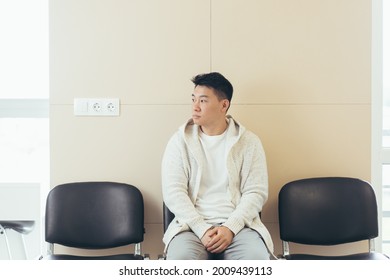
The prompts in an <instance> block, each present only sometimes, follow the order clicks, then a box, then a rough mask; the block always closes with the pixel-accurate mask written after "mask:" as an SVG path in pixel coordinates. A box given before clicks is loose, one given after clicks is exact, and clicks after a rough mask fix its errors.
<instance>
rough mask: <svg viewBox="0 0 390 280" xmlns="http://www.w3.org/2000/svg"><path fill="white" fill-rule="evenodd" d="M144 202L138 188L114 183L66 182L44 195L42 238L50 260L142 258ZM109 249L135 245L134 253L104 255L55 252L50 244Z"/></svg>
mask: <svg viewBox="0 0 390 280" xmlns="http://www.w3.org/2000/svg"><path fill="white" fill-rule="evenodd" d="M144 233H145V230H144V201H143V196H142V194H141V192H140V190H139V189H138V188H136V187H135V186H132V185H128V184H122V183H116V182H79V183H68V184H63V185H59V186H56V187H55V188H53V189H52V190H51V191H50V192H49V194H48V197H47V202H46V217H45V240H46V242H48V243H49V244H50V249H49V252H48V255H47V256H45V257H44V259H49V260H69V259H70V260H95V259H97V260H99V259H100V260H107V259H113V260H142V259H144V256H143V255H142V254H141V243H142V241H143V240H144ZM54 244H60V245H63V246H67V247H74V248H82V249H108V248H115V247H119V246H124V245H130V244H134V246H135V252H134V253H126V254H117V255H105V256H100V255H99V256H78V255H66V254H54V253H53V245H54Z"/></svg>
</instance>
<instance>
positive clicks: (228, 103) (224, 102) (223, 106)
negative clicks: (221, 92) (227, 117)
mask: <svg viewBox="0 0 390 280" xmlns="http://www.w3.org/2000/svg"><path fill="white" fill-rule="evenodd" d="M229 106H230V102H229V100H227V99H224V100H223V101H222V108H223V109H224V110H225V112H227V110H228V109H229Z"/></svg>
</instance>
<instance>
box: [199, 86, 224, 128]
mask: <svg viewBox="0 0 390 280" xmlns="http://www.w3.org/2000/svg"><path fill="white" fill-rule="evenodd" d="M228 105H229V101H228V100H227V99H222V100H219V99H218V97H217V95H216V94H215V93H214V89H211V88H208V87H206V86H196V87H195V89H194V93H193V94H192V119H193V121H194V123H195V124H197V125H200V126H202V127H209V126H211V127H212V126H213V124H216V123H218V122H220V121H221V120H225V116H226V111H227V108H228Z"/></svg>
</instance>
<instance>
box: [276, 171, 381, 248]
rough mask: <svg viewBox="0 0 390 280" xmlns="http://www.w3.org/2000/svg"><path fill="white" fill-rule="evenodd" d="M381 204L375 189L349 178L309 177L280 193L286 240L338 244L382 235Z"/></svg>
mask: <svg viewBox="0 0 390 280" xmlns="http://www.w3.org/2000/svg"><path fill="white" fill-rule="evenodd" d="M377 214H378V213H377V202H376V197H375V193H374V191H373V188H372V186H371V185H370V184H369V183H368V182H365V181H362V180H359V179H355V178H345V177H325V178H308V179H302V180H297V181H293V182H290V183H287V184H286V185H284V186H283V187H282V189H281V190H280V192H279V226H280V238H281V239H282V240H283V241H288V242H295V243H301V244H310V245H337V244H342V243H348V242H354V241H360V240H365V239H372V238H375V237H377V236H378V217H377Z"/></svg>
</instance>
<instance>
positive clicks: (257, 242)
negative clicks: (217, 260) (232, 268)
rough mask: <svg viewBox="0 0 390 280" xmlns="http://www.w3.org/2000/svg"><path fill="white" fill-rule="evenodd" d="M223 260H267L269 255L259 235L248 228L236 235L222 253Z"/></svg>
mask: <svg viewBox="0 0 390 280" xmlns="http://www.w3.org/2000/svg"><path fill="white" fill-rule="evenodd" d="M223 258H224V259H225V260H269V259H270V255H269V252H268V250H267V247H266V246H265V243H264V241H263V239H262V238H261V236H260V234H259V233H258V232H257V231H255V230H253V229H250V228H243V229H242V230H241V231H240V232H239V233H237V234H236V235H235V236H234V238H233V242H232V244H230V245H229V247H228V248H227V249H226V250H225V252H224V253H223Z"/></svg>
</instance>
